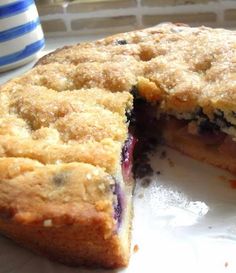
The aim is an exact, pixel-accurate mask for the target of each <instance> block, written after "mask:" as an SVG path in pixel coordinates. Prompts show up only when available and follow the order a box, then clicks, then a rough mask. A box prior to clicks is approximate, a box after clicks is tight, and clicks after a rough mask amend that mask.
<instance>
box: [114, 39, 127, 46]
mask: <svg viewBox="0 0 236 273" xmlns="http://www.w3.org/2000/svg"><path fill="white" fill-rule="evenodd" d="M116 43H117V44H118V45H127V41H126V40H124V39H123V40H117V41H116Z"/></svg>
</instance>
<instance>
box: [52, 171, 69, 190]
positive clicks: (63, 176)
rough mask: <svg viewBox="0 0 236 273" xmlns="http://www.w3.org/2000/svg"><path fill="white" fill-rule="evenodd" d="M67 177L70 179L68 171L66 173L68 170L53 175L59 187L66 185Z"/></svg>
mask: <svg viewBox="0 0 236 273" xmlns="http://www.w3.org/2000/svg"><path fill="white" fill-rule="evenodd" d="M67 179H68V173H66V172H62V173H58V174H56V175H55V176H54V177H53V183H54V184H55V185H56V186H57V187H60V186H63V185H65V183H66V181H67Z"/></svg>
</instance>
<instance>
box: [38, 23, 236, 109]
mask: <svg viewBox="0 0 236 273" xmlns="http://www.w3.org/2000/svg"><path fill="white" fill-rule="evenodd" d="M50 63H57V70H58V71H61V69H62V67H64V69H65V70H66V71H69V70H70V71H71V72H70V73H71V74H70V75H71V76H70V77H69V79H68V78H67V77H66V76H65V78H64V83H63V84H64V86H65V87H66V88H75V87H77V88H81V87H95V86H96V87H98V86H99V87H103V88H106V89H109V90H111V91H121V90H127V91H128V90H130V88H131V86H132V85H140V89H141V90H140V91H141V92H142V95H143V96H145V97H146V98H148V99H150V100H153V99H154V100H162V102H163V103H162V107H163V108H164V111H168V110H174V111H178V112H181V111H182V112H183V111H187V112H188V111H191V112H192V111H193V110H194V108H196V107H198V106H201V107H203V108H206V110H207V109H208V111H211V110H212V109H211V108H220V109H223V110H224V109H226V110H227V109H230V110H232V111H235V110H236V104H235V101H236V100H235V99H236V92H235V90H236V32H235V31H229V30H225V29H211V28H207V27H198V28H191V27H188V26H184V25H174V24H163V25H159V26H157V27H154V28H150V29H145V30H140V31H134V32H130V33H123V34H118V35H114V36H112V37H108V38H105V39H102V40H99V41H97V42H94V43H84V44H81V45H75V46H72V47H65V48H64V49H61V50H58V51H57V52H56V53H53V54H51V55H48V56H46V57H45V58H43V59H42V60H41V61H40V62H39V64H44V65H48V64H50ZM38 69H39V70H40V71H43V70H44V69H45V70H46V69H48V67H44V68H43V67H40V68H38ZM42 73H43V72H42ZM63 73H64V72H63ZM65 73H67V72H65ZM65 73H64V75H65ZM68 73H69V72H68ZM36 81H37V82H38V79H37V80H36ZM46 81H47V83H48V84H49V85H50V86H51V85H52V83H50V80H48V79H47V80H46ZM61 87H62V86H60V87H59V88H61ZM148 87H149V88H148ZM150 87H151V88H150ZM150 93H151V94H150Z"/></svg>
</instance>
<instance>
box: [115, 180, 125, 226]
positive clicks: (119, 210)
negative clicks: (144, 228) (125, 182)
mask: <svg viewBox="0 0 236 273" xmlns="http://www.w3.org/2000/svg"><path fill="white" fill-rule="evenodd" d="M113 194H114V196H115V198H116V200H115V202H114V205H113V206H114V219H115V220H116V221H117V226H118V228H119V227H120V224H121V222H122V214H123V205H124V200H123V199H124V198H123V196H122V192H121V187H120V185H119V184H118V183H117V182H116V183H115V184H114V186H113Z"/></svg>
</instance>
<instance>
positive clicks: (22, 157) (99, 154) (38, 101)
mask: <svg viewBox="0 0 236 273" xmlns="http://www.w3.org/2000/svg"><path fill="white" fill-rule="evenodd" d="M134 86H135V87H137V89H138V91H139V94H140V95H141V96H143V97H144V98H146V99H147V100H148V101H151V102H158V103H160V108H161V109H162V111H163V112H178V113H183V112H187V113H189V112H194V111H196V110H197V109H198V108H199V107H202V108H203V110H204V111H205V112H207V113H208V114H209V116H210V115H211V114H212V112H213V111H214V109H222V110H225V111H236V106H235V101H236V100H235V99H236V95H235V90H236V35H235V32H233V31H228V30H222V29H210V28H205V27H200V28H190V27H187V26H178V25H173V24H164V25H160V26H158V27H155V28H150V29H146V30H141V31H135V32H130V33H124V34H118V35H115V36H112V37H108V38H105V39H102V40H99V41H96V42H93V43H83V44H81V45H76V46H72V47H66V48H64V49H61V50H59V51H56V52H54V53H53V54H50V55H48V56H46V57H44V58H43V59H42V60H41V61H40V62H39V64H38V66H36V67H35V68H33V69H32V70H31V71H29V72H28V73H26V74H24V75H23V76H21V77H18V78H16V79H14V80H12V81H9V82H8V83H6V84H5V85H3V86H2V87H1V88H0V124H1V126H0V157H1V160H0V168H2V169H3V170H5V171H4V172H3V174H2V175H3V177H2V179H1V188H2V189H4V190H2V191H1V194H3V195H4V194H5V193H7V194H6V196H4V198H1V200H2V201H1V204H0V207H1V209H2V210H3V211H4V212H5V213H7V210H9V211H10V215H11V214H12V213H13V215H14V217H15V219H17V220H18V221H23V222H24V221H26V222H27V221H28V222H32V221H37V219H38V220H39V219H46V217H47V216H46V215H45V207H44V206H43V205H42V206H39V207H38V208H37V215H35V213H34V212H35V211H36V210H35V207H34V206H33V207H32V206H31V204H30V203H31V202H28V203H27V204H25V203H24V200H26V198H25V199H23V198H19V197H16V194H15V193H19V192H21V191H24V192H27V194H28V196H31V195H32V196H35V198H36V199H35V200H39V201H38V202H39V203H38V204H41V203H40V202H41V201H40V200H44V202H42V203H45V204H47V206H46V208H48V206H49V207H50V206H57V205H58V202H61V195H60V191H62V192H63V190H64V191H67V185H69V184H70V183H72V184H73V181H74V180H75V179H74V178H73V177H74V175H75V174H74V173H76V179H77V182H79V183H78V184H81V185H85V186H84V189H86V190H85V192H86V194H89V192H88V191H87V188H89V187H90V181H91V173H93V171H94V170H95V173H97V171H96V170H98V176H99V177H100V180H99V181H102V184H104V185H105V186H101V187H100V188H101V189H100V190H101V195H100V194H98V193H97V191H98V184H96V183H95V184H93V185H94V187H92V186H91V188H90V189H91V194H89V196H90V198H88V196H86V195H85V196H83V194H82V193H83V190H81V189H80V188H79V187H78V188H76V189H75V188H73V186H71V188H70V187H68V192H67V193H66V195H71V196H74V194H73V193H74V191H75V192H76V193H77V194H76V196H77V197H76V198H78V199H75V200H74V199H73V198H72V199H73V200H72V199H69V200H67V201H65V203H64V206H63V208H67V209H68V210H67V211H66V213H71V212H73V209H75V207H74V205H75V203H76V206H82V207H86V206H88V207H90V208H91V207H92V208H94V207H97V206H98V208H102V209H103V210H104V211H106V212H108V213H109V214H111V207H112V198H113V197H112V194H111V193H107V192H108V191H107V189H108V188H109V186H110V185H111V184H114V183H115V182H114V179H112V177H113V176H114V175H115V174H116V172H117V170H118V169H119V166H120V161H121V158H120V157H121V149H122V146H123V143H124V141H125V140H126V138H127V132H128V128H127V127H128V126H127V120H126V116H125V112H126V110H130V109H131V108H132V99H133V98H132V95H131V94H130V91H131V90H132V88H133V87H134ZM20 166H22V168H21V167H20ZM29 166H30V167H29ZM28 168H30V170H28ZM64 169H66V170H67V169H68V170H69V171H68V172H69V173H72V174H73V175H72V174H70V175H67V176H66V179H65V180H67V181H69V183H64V184H63V185H62V186H60V187H58V186H57V187H56V185H55V183H54V182H53V181H54V180H55V177H57V176H58V172H61V173H63V174H64ZM16 170H17V171H16ZM78 170H79V172H78ZM80 172H81V173H85V175H84V179H85V180H83V176H81V177H80V175H79V173H80ZM42 173H45V175H47V177H48V179H45V181H44V183H42V185H41V184H40V183H39V181H38V180H37V179H38V177H39V176H41V175H42ZM66 173H67V171H66ZM8 174H9V175H8ZM62 176H63V175H62ZM92 177H93V176H92ZM73 179H74V180H73ZM25 180H27V181H29V182H28V183H29V187H31V186H32V187H31V188H29V189H28V188H27V190H28V191H26V190H25V189H24V187H22V184H23V183H22V181H25ZM30 181H32V182H30ZM71 181H72V182H71ZM83 181H85V182H83ZM92 181H93V179H92ZM94 181H95V180H94ZM111 181H112V182H111ZM53 183H54V184H53ZM30 185H31V186H30ZM52 185H53V186H52ZM51 187H54V189H55V192H56V193H55V198H54V199H51V196H50V194H47V193H49V192H50V191H52V192H53V190H52V189H51ZM81 187H82V186H81ZM62 188H63V190H62ZM49 189H50V190H49ZM10 190H11V191H12V193H11V194H8V193H9V192H10ZM93 193H96V194H93ZM17 196H18V195H17ZM96 196H98V197H99V200H97V198H96ZM28 200H30V199H28ZM100 201H102V202H100ZM107 201H108V203H109V204H110V205H109V206H106V204H107ZM97 202H98V203H97ZM6 204H7V205H6ZM9 204H10V205H9ZM97 204H99V205H97ZM52 211H53V212H54V216H53V215H51V218H53V217H54V218H57V216H58V212H56V210H53V209H52ZM61 211H64V210H63V209H61ZM78 211H83V210H82V209H81V207H80V209H78ZM59 214H60V213H59ZM19 215H20V216H19ZM77 215H78V214H77ZM59 218H60V217H59ZM77 218H78V216H77Z"/></svg>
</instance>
